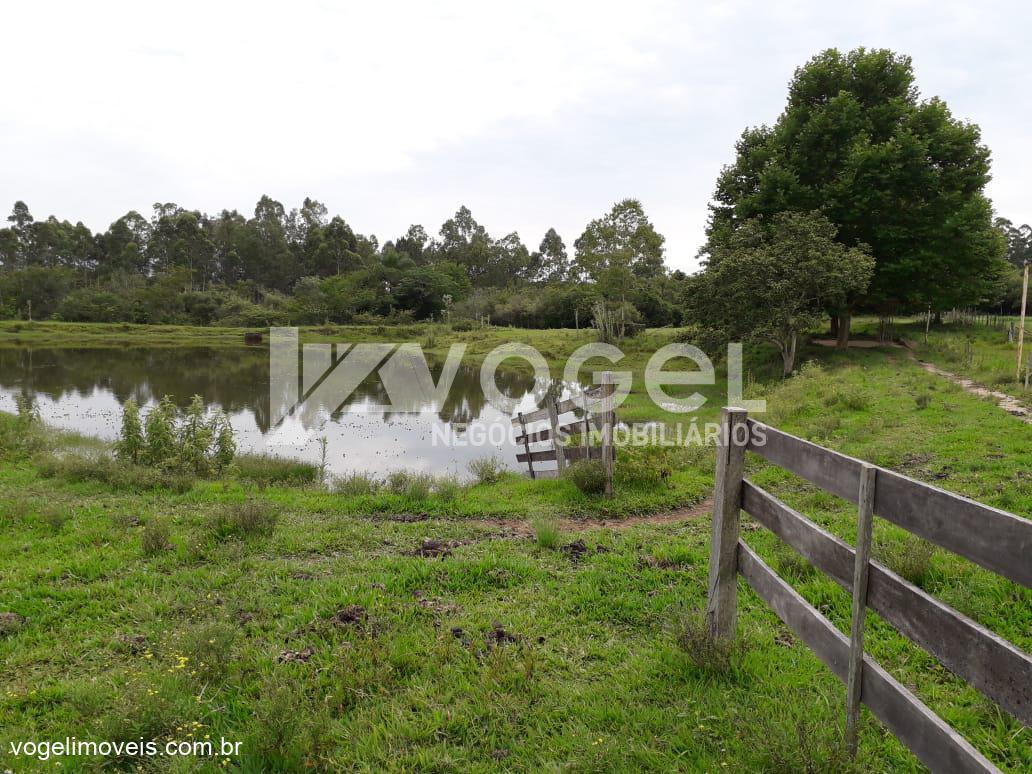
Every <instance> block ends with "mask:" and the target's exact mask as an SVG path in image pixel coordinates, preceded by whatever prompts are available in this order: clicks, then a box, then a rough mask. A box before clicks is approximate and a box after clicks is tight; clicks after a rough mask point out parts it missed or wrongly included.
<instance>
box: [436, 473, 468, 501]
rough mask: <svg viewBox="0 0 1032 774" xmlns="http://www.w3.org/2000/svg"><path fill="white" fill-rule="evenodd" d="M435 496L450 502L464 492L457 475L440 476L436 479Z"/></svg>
mask: <svg viewBox="0 0 1032 774" xmlns="http://www.w3.org/2000/svg"><path fill="white" fill-rule="evenodd" d="M433 491H434V497H437V498H438V499H440V500H441V501H443V502H446V503H450V502H451V501H452V500H454V499H455V498H456V497H458V496H459V493H460V492H462V484H461V483H459V480H458V479H457V478H455V476H438V477H437V478H436V479H434V489H433Z"/></svg>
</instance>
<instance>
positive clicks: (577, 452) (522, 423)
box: [512, 371, 616, 496]
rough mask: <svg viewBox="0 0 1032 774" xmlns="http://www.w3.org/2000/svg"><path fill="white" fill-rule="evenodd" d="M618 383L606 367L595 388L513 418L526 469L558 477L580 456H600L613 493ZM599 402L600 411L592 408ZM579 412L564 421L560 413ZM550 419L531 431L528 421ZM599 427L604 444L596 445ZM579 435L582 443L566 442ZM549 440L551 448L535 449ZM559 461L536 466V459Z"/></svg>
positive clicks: (533, 474) (609, 491)
mask: <svg viewBox="0 0 1032 774" xmlns="http://www.w3.org/2000/svg"><path fill="white" fill-rule="evenodd" d="M615 390H616V386H615V383H614V381H613V374H612V373H611V372H610V371H605V372H603V374H602V384H601V385H600V386H599V387H597V388H595V389H592V390H585V391H584V394H583V395H582V396H580V397H579V398H568V399H566V400H562V401H556V400H554V399H551V398H549V399H546V405H545V406H544V407H543V408H539V409H537V410H536V411H531V412H529V413H527V414H522V413H521V414H517V415H516V417H514V418H513V420H512V424H513V426H514V427H519V428H520V434H519V435H517V436H516V443H517V445H519V444H522V445H523V452H521V453H518V454H517V455H516V461H517V462H525V463H527V468H528V470H527V473H528V475H529V476H530V477H531V478H555V477H557V476H559V475H561V474H562V472H563V470H565V469H566V466H567V465H568V464H569V463H571V462H575V461H577V460H585V459H597V460H601V462H602V467H603V470H604V471H605V477H606V484H605V494H606V495H607V496H610V495H612V494H613V461H614V459H615V450H614V447H613V428H614V427H615V425H616V413H615V411H614V410H613V407H612V396H613V394H614V393H615ZM594 405H597V406H598V408H600V410H599V411H590V410H589V409H590V408H591V407H592V406H594ZM574 412H580V413H581V416H580V417H579V418H572V419H568V420H567V421H566V422H565V424H563V423H561V421H560V417H562V416H563V415H564V414H572V413H574ZM544 421H547V422H548V426H547V427H544V428H542V429H539V430H536V431H532V432H528V430H527V427H528V425H531V424H534V423H538V422H544ZM593 429H595V430H598V431H599V436H600V438H601V445H599V446H594V445H592V443H591V434H592V430H593ZM572 435H579V436H580V439H581V440H580V444H579V445H577V446H567V445H566V444H565V439H566V438H567V437H568V436H572ZM542 442H547V443H548V448H545V449H540V450H536V451H532V450H531V448H530V445H531V444H536V443H542ZM550 461H554V462H555V463H556V467H555V468H551V469H549V468H544V469H543V468H540V467H538V468H535V467H534V463H535V462H550Z"/></svg>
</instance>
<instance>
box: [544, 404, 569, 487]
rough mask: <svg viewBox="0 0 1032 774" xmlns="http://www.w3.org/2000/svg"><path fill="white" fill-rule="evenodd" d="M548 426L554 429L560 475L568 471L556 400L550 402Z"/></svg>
mask: <svg viewBox="0 0 1032 774" xmlns="http://www.w3.org/2000/svg"><path fill="white" fill-rule="evenodd" d="M547 403H548V424H549V425H550V426H551V427H552V448H553V449H555V464H556V468H558V470H559V473H562V472H563V471H564V470H566V452H565V451H564V450H563V443H562V440H563V439H562V438H560V437H559V409H558V407H557V404H556V401H555V399H554V398H549V399H548V401H547Z"/></svg>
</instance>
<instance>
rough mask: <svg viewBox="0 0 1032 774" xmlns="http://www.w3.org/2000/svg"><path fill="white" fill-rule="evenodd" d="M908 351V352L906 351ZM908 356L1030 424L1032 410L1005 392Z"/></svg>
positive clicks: (931, 372)
mask: <svg viewBox="0 0 1032 774" xmlns="http://www.w3.org/2000/svg"><path fill="white" fill-rule="evenodd" d="M908 351H909V350H908ZM910 356H911V357H912V358H914V360H916V361H917V364H918V365H919V366H921V368H923V369H924V370H926V371H927V372H928V373H930V374H935V375H936V376H941V377H943V378H944V379H949V380H950V381H951V382H953V383H954V384H958V385H960V386H961V387H963V388H964V391H965V392H969V393H971V394H972V395H977V396H978V397H979V398H992V399H993V400H995V401H996V405H997V406H999V407H1000V408H1002V409H1003V410H1004V411H1006V412H1007V413H1008V414H1012V415H1013V416H1016V417H1017V418H1018V419H1020V420H1022V421H1024V422H1027V423H1029V424H1032V409H1030V408H1028V407H1027V406H1025V405H1024V404H1023V403H1022V402H1021V401H1019V400H1018V399H1017V398H1015V397H1014V396H1013V395H1008V394H1007V393H1005V392H1000V391H999V390H990V389H989V388H988V387H986V386H985V385H984V384H979V383H978V382H976V381H973V380H971V379H966V378H965V377H963V376H959V375H957V374H955V373H953V372H952V371H944V370H943V369H941V368H939V366H937V365H933V364H932V363H929V362H928V361H927V360H919V359H918V358H917V356H916V355H914V353H913V352H910Z"/></svg>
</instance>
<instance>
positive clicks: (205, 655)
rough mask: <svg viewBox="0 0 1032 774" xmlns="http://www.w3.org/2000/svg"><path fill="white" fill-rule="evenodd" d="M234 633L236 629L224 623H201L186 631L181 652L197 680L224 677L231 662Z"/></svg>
mask: <svg viewBox="0 0 1032 774" xmlns="http://www.w3.org/2000/svg"><path fill="white" fill-rule="evenodd" d="M236 635H237V633H236V629H234V628H233V627H232V626H230V625H229V624H226V623H209V624H202V625H201V626H198V627H197V628H195V629H192V630H191V631H190V632H188V633H187V635H186V638H185V639H184V641H183V652H184V655H186V656H187V657H188V658H189V659H190V661H189V662H188V663H189V664H190V670H191V673H195V674H193V676H194V677H196V678H197V680H199V681H200V682H205V683H209V682H217V681H221V680H223V679H224V678H225V676H226V673H227V672H228V671H229V666H230V664H232V663H233V658H234V653H233V646H234V644H235V643H236Z"/></svg>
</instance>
